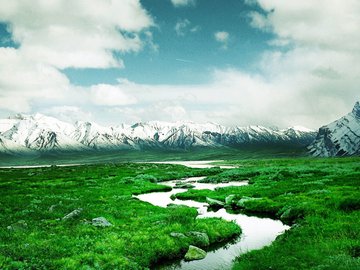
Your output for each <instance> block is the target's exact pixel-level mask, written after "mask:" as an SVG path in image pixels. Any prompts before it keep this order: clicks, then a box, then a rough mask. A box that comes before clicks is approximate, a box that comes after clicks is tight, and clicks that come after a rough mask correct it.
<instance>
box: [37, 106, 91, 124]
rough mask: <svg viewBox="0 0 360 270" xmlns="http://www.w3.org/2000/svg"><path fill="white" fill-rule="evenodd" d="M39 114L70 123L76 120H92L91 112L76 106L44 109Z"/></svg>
mask: <svg viewBox="0 0 360 270" xmlns="http://www.w3.org/2000/svg"><path fill="white" fill-rule="evenodd" d="M41 112H42V113H43V114H45V115H49V116H53V117H55V118H57V119H60V120H63V121H65V122H70V123H71V122H75V121H78V120H82V121H90V120H91V119H92V113H91V112H87V111H84V110H82V109H81V108H79V107H76V106H55V107H50V108H47V109H44V110H43V111H41Z"/></svg>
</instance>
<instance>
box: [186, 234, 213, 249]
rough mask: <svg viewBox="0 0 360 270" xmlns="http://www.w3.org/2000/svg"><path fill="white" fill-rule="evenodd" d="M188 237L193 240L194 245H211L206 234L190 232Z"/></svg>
mask: <svg viewBox="0 0 360 270" xmlns="http://www.w3.org/2000/svg"><path fill="white" fill-rule="evenodd" d="M186 236H188V237H190V238H191V239H192V244H194V245H197V246H201V247H207V246H208V245H210V239H209V236H208V235H207V234H206V233H203V232H196V231H190V232H187V233H186Z"/></svg>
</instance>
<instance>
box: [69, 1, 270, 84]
mask: <svg viewBox="0 0 360 270" xmlns="http://www.w3.org/2000/svg"><path fill="white" fill-rule="evenodd" d="M141 3H142V4H143V6H144V8H145V9H146V10H147V11H148V12H149V13H150V14H151V15H152V16H153V18H154V20H155V23H156V26H154V27H153V28H152V29H151V30H152V33H153V40H154V41H153V42H154V43H155V44H156V46H157V47H158V49H154V48H153V47H151V45H149V44H148V45H147V46H145V48H144V49H143V50H141V51H139V52H134V53H130V54H122V53H118V54H117V55H118V57H120V58H121V59H123V60H124V64H125V68H122V69H119V68H116V69H106V70H104V69H67V70H66V71H65V74H66V75H67V76H68V77H69V78H70V80H71V81H72V83H74V84H78V85H91V84H94V83H115V82H116V79H117V78H119V77H124V78H127V79H129V80H131V81H135V82H138V83H147V84H163V83H165V84H199V83H205V82H207V81H208V78H209V73H211V71H212V70H213V69H214V68H229V67H234V68H241V69H244V70H247V71H256V69H257V67H256V65H254V62H255V61H256V60H257V58H258V57H259V55H260V53H261V52H262V51H264V50H267V49H269V48H270V46H269V45H268V44H267V42H268V41H269V40H270V39H271V38H273V35H272V34H271V33H266V32H263V31H261V30H256V29H254V28H253V27H251V26H250V24H249V23H250V20H251V19H250V17H249V12H251V11H254V10H256V11H261V9H260V8H258V7H257V6H249V5H246V4H245V3H244V2H243V1H239V0H227V1H226V5H224V1H221V0H210V1H204V0H203V1H197V3H196V5H189V6H185V7H179V8H175V7H174V6H173V5H172V3H171V2H170V1H164V0H162V1H161V0H155V1H154V0H144V1H141ZM184 21H185V22H188V23H185V24H186V25H185V26H184V28H183V29H182V30H181V32H183V34H180V35H179V34H178V33H177V32H176V30H175V26H176V24H177V23H181V22H184ZM191 30H193V32H192V31H191ZM216 31H225V32H228V33H229V40H228V41H227V43H228V44H227V48H226V49H223V48H222V46H223V44H221V43H219V42H218V41H216V39H215V38H214V33H215V32H216ZM181 60H185V61H181ZM89 74H90V76H89Z"/></svg>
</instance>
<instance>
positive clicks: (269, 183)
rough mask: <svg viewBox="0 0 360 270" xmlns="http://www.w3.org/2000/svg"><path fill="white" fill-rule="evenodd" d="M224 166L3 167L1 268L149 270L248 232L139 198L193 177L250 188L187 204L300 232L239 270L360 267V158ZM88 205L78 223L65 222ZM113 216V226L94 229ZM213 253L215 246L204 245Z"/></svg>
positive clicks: (201, 196)
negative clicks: (215, 204) (214, 206)
mask: <svg viewBox="0 0 360 270" xmlns="http://www.w3.org/2000/svg"><path fill="white" fill-rule="evenodd" d="M223 163H226V164H233V165H236V166H239V167H238V168H236V169H229V170H223V169H219V168H212V169H190V168H186V167H183V166H179V165H165V164H140V163H114V164H113V163H109V164H94V165H83V166H74V167H55V166H53V167H50V168H28V169H11V168H9V169H0V209H1V211H0V224H1V227H0V269H146V268H151V266H152V265H155V264H158V263H160V262H161V261H163V260H168V259H172V258H176V257H181V256H183V255H184V254H185V252H186V250H187V248H188V246H189V245H190V244H196V243H194V241H196V239H191V238H184V239H177V238H174V237H171V236H170V234H171V233H172V232H178V233H186V232H189V231H199V232H205V233H207V234H208V236H209V240H210V242H211V243H218V242H221V241H224V240H226V239H232V238H234V237H235V236H236V235H238V234H239V233H240V232H241V231H240V228H239V227H238V226H237V225H236V224H234V223H232V222H226V221H223V220H220V219H214V218H212V219H196V215H197V212H196V210H195V209H193V208H188V207H169V208H160V207H156V206H152V205H150V204H148V203H145V202H141V201H139V200H137V199H136V198H133V197H132V195H136V194H141V193H147V192H151V191H161V190H164V191H165V190H169V187H167V186H163V185H161V184H158V182H161V181H164V180H170V179H180V178H182V177H190V176H207V178H206V179H205V180H204V181H208V182H224V181H241V180H244V179H247V180H249V183H250V185H248V186H241V187H226V188H221V189H216V190H215V191H210V190H191V189H190V190H188V191H187V192H185V193H181V194H178V195H177V198H179V199H193V200H197V201H205V200H206V197H210V198H213V199H218V200H221V201H225V198H226V197H227V196H229V195H235V196H234V200H232V202H233V203H231V204H229V205H228V206H227V207H228V208H231V209H232V210H233V211H239V212H245V213H247V214H251V215H261V216H269V217H273V218H277V219H281V220H282V221H283V222H285V223H287V224H290V225H292V228H291V229H290V230H289V231H287V232H286V233H284V234H283V235H281V236H280V237H278V238H277V239H276V240H275V241H274V242H273V244H272V245H271V246H269V247H265V248H263V249H261V250H258V251H252V252H249V253H247V254H245V255H242V256H240V257H239V258H237V260H236V264H235V266H234V268H235V269H244V270H245V269H254V270H255V269H260V270H261V269H279V270H281V269H284V270H285V269H286V270H288V269H313V270H325V269H329V270H330V269H340V270H341V269H344V270H345V269H346V270H350V269H351V270H352V269H360V211H359V210H360V158H331V159H313V158H279V159H249V160H241V161H237V160H229V161H224V162H223ZM80 208H81V209H82V211H81V213H80V214H79V215H77V216H75V217H74V218H71V219H66V220H65V219H64V216H66V215H67V214H69V213H71V212H72V211H74V210H76V209H80ZM96 217H105V218H106V219H107V220H108V221H109V222H110V223H111V224H112V225H113V226H111V227H106V228H100V227H95V226H92V225H91V224H90V222H91V220H92V219H93V218H96ZM204 248H205V249H206V248H207V247H204Z"/></svg>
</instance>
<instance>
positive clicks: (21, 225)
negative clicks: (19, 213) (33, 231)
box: [7, 220, 28, 231]
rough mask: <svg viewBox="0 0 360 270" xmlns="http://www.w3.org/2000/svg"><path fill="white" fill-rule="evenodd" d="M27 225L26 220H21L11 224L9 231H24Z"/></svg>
mask: <svg viewBox="0 0 360 270" xmlns="http://www.w3.org/2000/svg"><path fill="white" fill-rule="evenodd" d="M27 226H28V225H27V223H26V222H25V220H19V221H18V222H16V223H13V224H11V225H10V226H7V229H8V230H11V231H23V230H25V229H26V228H27Z"/></svg>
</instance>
